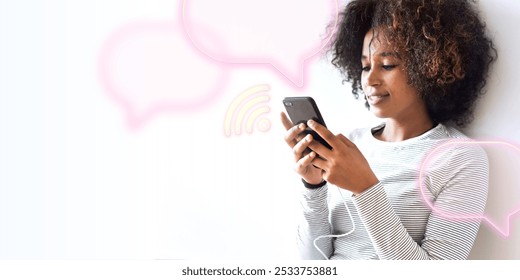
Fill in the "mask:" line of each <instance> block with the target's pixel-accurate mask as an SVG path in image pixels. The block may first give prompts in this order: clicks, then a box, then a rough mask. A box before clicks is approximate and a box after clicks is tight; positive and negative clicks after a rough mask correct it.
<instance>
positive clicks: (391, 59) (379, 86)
mask: <svg viewBox="0 0 520 280" xmlns="http://www.w3.org/2000/svg"><path fill="white" fill-rule="evenodd" d="M379 35H380V36H381V37H382V38H381V39H379V38H378V37H377V36H376V37H374V31H373V30H370V31H368V32H367V34H366V35H365V40H364V42H363V53H362V57H361V64H362V67H363V72H362V74H361V85H362V88H363V91H364V93H365V98H366V100H367V102H368V104H369V105H370V110H371V111H372V112H373V113H374V114H375V115H376V116H377V117H379V118H391V119H395V120H400V121H403V120H404V121H406V119H407V118H415V117H417V116H419V114H423V116H424V114H426V106H425V104H424V102H423V101H422V99H421V98H420V97H419V95H418V94H417V90H416V89H415V88H414V87H412V86H411V85H410V84H408V74H407V73H406V71H405V68H404V67H405V65H404V63H403V61H402V60H401V59H399V56H398V54H397V53H395V52H393V51H392V49H391V48H390V47H389V46H388V44H387V43H386V39H385V38H383V36H384V35H382V34H379Z"/></svg>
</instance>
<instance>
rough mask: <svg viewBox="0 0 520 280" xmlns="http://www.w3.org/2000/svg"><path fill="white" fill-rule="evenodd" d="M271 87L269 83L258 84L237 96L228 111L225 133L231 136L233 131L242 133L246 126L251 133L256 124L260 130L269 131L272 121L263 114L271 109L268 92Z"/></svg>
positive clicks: (237, 133)
mask: <svg viewBox="0 0 520 280" xmlns="http://www.w3.org/2000/svg"><path fill="white" fill-rule="evenodd" d="M270 89H271V87H270V86H269V85H257V86H253V87H250V88H248V89H246V90H244V91H243V92H242V93H240V94H239V95H238V96H237V97H235V99H233V101H232V102H231V104H230V105H229V108H228V110H227V111H226V117H225V119H224V135H226V136H227V137H229V136H231V134H232V133H233V132H234V133H235V134H236V135H240V134H242V130H243V128H244V127H245V131H246V132H247V133H249V134H251V133H253V127H254V125H255V124H256V127H257V129H258V130H259V131H261V132H267V131H268V130H269V129H270V128H271V121H269V119H267V118H264V117H263V115H265V114H267V113H269V112H270V111H271V109H270V108H269V106H268V103H269V100H270V99H271V97H270V96H269V94H268V93H267V92H268V91H269V90H270Z"/></svg>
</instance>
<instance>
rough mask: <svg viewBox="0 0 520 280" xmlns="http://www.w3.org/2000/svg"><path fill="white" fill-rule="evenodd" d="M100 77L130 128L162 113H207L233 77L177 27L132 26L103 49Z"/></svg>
mask: <svg viewBox="0 0 520 280" xmlns="http://www.w3.org/2000/svg"><path fill="white" fill-rule="evenodd" d="M196 30H197V32H198V33H200V34H204V36H205V38H206V39H205V40H206V41H207V42H211V43H212V45H213V46H214V48H217V49H218V46H219V42H218V40H216V39H215V38H214V37H213V36H212V34H211V33H209V32H207V30H206V29H205V28H202V27H200V26H199V27H197V28H196ZM99 73H100V79H101V82H102V84H103V86H104V87H105V88H106V89H107V92H108V93H109V95H110V96H111V98H112V99H114V100H115V101H116V102H117V103H118V104H119V105H120V106H121V107H122V108H123V109H124V111H125V112H126V116H127V120H128V123H129V125H130V127H131V128H137V127H139V126H140V125H142V124H143V123H145V122H146V121H148V120H149V119H151V118H152V117H153V116H156V115H158V114H160V113H166V112H170V113H171V112H183V113H186V112H188V111H197V110H201V109H203V108H206V107H207V106H209V105H211V104H212V103H214V102H215V100H216V99H217V98H218V97H219V95H220V94H221V93H222V88H223V87H224V85H225V84H227V82H228V76H229V75H228V74H229V72H228V71H227V69H225V68H224V69H223V68H222V67H219V66H218V65H216V64H215V63H214V62H212V61H209V59H208V58H207V57H205V56H202V55H200V54H199V53H198V52H197V51H194V50H193V48H192V47H191V46H190V45H189V44H187V43H186V38H185V37H184V32H183V31H182V29H181V28H180V24H179V23H178V22H173V21H171V22H141V23H133V24H128V25H127V26H124V27H122V28H120V29H119V30H118V31H116V32H114V33H113V34H112V35H111V36H110V37H109V38H108V40H107V41H106V42H105V44H104V45H103V47H102V49H101V54H100V59H99Z"/></svg>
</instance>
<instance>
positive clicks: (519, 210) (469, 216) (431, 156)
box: [419, 140, 520, 238]
mask: <svg viewBox="0 0 520 280" xmlns="http://www.w3.org/2000/svg"><path fill="white" fill-rule="evenodd" d="M461 145H476V146H481V147H483V146H495V147H499V146H501V147H505V148H508V149H511V150H513V152H514V153H516V155H517V156H518V158H519V159H520V148H519V147H517V146H515V145H513V144H511V143H507V142H504V141H472V140H466V141H465V140H453V141H448V142H446V143H444V144H442V145H439V146H438V147H436V148H435V149H433V150H432V151H430V152H429V153H428V155H427V156H426V158H425V159H424V161H423V163H422V164H421V168H420V170H419V188H420V191H421V196H422V198H423V200H424V201H425V203H426V204H427V206H428V207H429V208H430V209H432V211H433V212H435V213H436V214H438V215H439V216H441V217H443V218H445V219H448V220H454V221H458V220H481V221H483V222H485V223H486V224H488V225H489V226H490V227H491V228H492V229H493V230H494V231H495V232H497V234H499V235H500V236H502V237H504V238H507V237H509V235H510V234H511V222H512V219H513V218H514V217H515V216H517V215H519V214H520V204H517V205H516V206H515V207H513V208H512V209H511V210H510V211H509V212H508V213H507V214H506V217H505V222H504V224H503V225H502V226H500V225H499V224H498V223H497V222H496V221H495V220H494V219H492V218H491V217H490V215H488V214H487V213H485V214H475V213H453V212H447V211H444V210H443V209H441V208H439V207H436V206H435V205H433V202H432V201H431V199H430V198H429V197H428V194H427V190H426V187H425V186H424V184H423V180H424V173H426V170H427V168H428V167H429V165H430V164H431V162H432V161H434V160H435V158H436V157H442V150H443V149H448V148H450V147H451V148H452V147H453V146H461ZM490 169H491V168H490ZM490 190H491V188H490Z"/></svg>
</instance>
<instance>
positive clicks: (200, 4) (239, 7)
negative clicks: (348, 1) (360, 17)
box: [180, 0, 339, 88]
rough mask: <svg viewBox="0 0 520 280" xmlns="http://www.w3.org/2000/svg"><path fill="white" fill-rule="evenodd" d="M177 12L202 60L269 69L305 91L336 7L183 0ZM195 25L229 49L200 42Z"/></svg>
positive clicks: (330, 2)
mask: <svg viewBox="0 0 520 280" xmlns="http://www.w3.org/2000/svg"><path fill="white" fill-rule="evenodd" d="M180 11H181V18H182V22H183V27H184V29H185V32H186V34H187V36H188V38H189V40H190V42H191V43H192V44H193V46H195V48H197V49H198V50H199V51H200V52H201V53H203V54H204V55H206V56H208V57H210V58H211V59H213V60H215V61H218V62H222V63H227V64H233V65H236V64H240V65H242V66H270V67H273V68H275V69H276V70H277V73H279V74H281V76H282V78H284V79H287V80H288V81H290V82H291V83H292V84H294V85H296V86H297V87H299V88H303V87H304V78H305V76H306V74H305V71H306V70H305V69H306V65H307V64H308V62H309V60H310V59H311V58H313V57H315V56H316V55H318V54H319V53H321V52H322V51H323V49H324V48H325V46H327V45H328V44H329V42H330V40H331V39H332V35H333V31H334V30H335V29H336V26H337V24H338V18H339V3H338V0H327V1H324V0H306V1H300V0H283V1H275V0H264V1H244V0H183V1H182V2H181V9H180ZM193 23H197V24H203V25H204V26H211V28H212V30H213V33H214V35H215V36H218V37H219V38H220V39H221V41H222V42H224V43H226V44H227V45H226V46H225V49H226V51H224V52H222V51H219V50H215V49H214V47H213V46H212V45H211V44H208V43H207V42H204V37H203V36H201V34H198V33H197V32H196V31H195V30H193V28H192V27H193ZM327 26H328V28H327ZM324 33H326V34H325V35H324ZM320 36H322V37H324V38H320Z"/></svg>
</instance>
